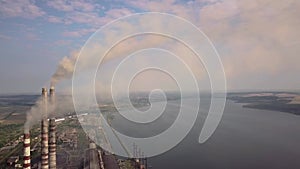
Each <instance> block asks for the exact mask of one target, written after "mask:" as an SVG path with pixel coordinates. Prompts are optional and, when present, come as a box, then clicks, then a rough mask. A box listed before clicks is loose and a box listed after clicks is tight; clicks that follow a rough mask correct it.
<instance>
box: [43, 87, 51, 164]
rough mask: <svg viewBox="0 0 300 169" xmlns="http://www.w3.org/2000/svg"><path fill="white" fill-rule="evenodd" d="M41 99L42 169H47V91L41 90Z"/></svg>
mask: <svg viewBox="0 0 300 169" xmlns="http://www.w3.org/2000/svg"><path fill="white" fill-rule="evenodd" d="M42 97H43V103H44V112H43V115H44V117H43V119H42V122H41V132H42V144H41V145H42V154H41V155H42V169H48V168H49V165H48V120H47V113H48V112H47V102H48V100H47V89H46V88H42Z"/></svg>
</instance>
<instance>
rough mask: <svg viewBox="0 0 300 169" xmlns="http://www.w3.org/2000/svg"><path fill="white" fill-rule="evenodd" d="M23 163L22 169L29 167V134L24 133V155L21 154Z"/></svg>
mask: <svg viewBox="0 0 300 169" xmlns="http://www.w3.org/2000/svg"><path fill="white" fill-rule="evenodd" d="M23 160H24V164H23V169H30V167H31V164H30V134H29V132H28V133H26V132H25V133H24V156H23Z"/></svg>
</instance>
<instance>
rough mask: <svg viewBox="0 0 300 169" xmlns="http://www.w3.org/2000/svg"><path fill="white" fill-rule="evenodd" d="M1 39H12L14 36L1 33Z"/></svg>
mask: <svg viewBox="0 0 300 169" xmlns="http://www.w3.org/2000/svg"><path fill="white" fill-rule="evenodd" d="M0 39H4V40H10V39H12V37H10V36H7V35H3V34H0Z"/></svg>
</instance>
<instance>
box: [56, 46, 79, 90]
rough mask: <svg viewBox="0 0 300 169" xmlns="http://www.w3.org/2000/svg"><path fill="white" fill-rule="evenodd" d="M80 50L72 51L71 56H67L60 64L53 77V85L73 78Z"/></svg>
mask: <svg viewBox="0 0 300 169" xmlns="http://www.w3.org/2000/svg"><path fill="white" fill-rule="evenodd" d="M77 56H78V52H77V51H76V52H72V53H71V55H70V56H69V57H67V56H65V57H64V58H63V59H62V60H61V61H60V62H59V64H58V66H57V69H56V71H55V73H54V74H53V76H52V77H51V86H55V85H56V84H57V83H58V82H59V81H61V80H63V79H66V78H71V77H72V74H73V70H74V65H75V62H76V59H77Z"/></svg>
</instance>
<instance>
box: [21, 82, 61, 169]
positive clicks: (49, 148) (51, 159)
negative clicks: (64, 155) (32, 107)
mask: <svg viewBox="0 0 300 169" xmlns="http://www.w3.org/2000/svg"><path fill="white" fill-rule="evenodd" d="M49 94H50V103H51V104H54V100H55V99H54V87H53V86H52V87H50V90H49ZM48 101H49V100H48V92H47V88H42V107H43V110H42V111H44V112H41V113H42V114H43V117H42V118H43V119H42V120H41V168H42V169H49V168H50V169H56V134H55V133H56V131H55V128H56V124H55V118H51V119H50V120H49V119H48V113H49V112H48ZM49 124H50V127H49ZM49 137H50V139H49ZM23 160H24V164H23V169H30V168H31V162H30V134H29V130H28V131H27V130H25V132H24V158H23Z"/></svg>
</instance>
